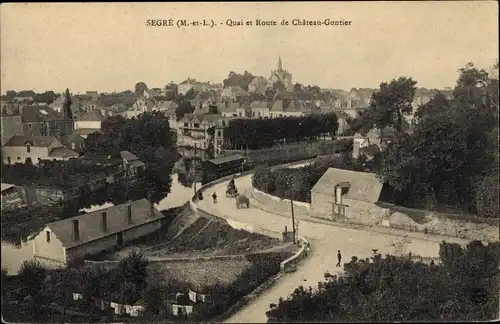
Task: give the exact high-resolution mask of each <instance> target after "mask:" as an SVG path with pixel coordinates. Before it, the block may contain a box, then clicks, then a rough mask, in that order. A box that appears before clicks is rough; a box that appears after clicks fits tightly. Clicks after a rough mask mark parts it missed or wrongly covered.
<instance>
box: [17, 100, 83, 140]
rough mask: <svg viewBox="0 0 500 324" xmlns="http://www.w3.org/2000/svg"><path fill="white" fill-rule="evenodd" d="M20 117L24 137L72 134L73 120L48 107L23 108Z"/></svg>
mask: <svg viewBox="0 0 500 324" xmlns="http://www.w3.org/2000/svg"><path fill="white" fill-rule="evenodd" d="M20 115H21V119H22V123H23V135H24V136H59V135H66V134H71V133H72V132H73V128H74V125H73V120H71V119H67V118H65V117H64V115H63V114H61V113H58V112H56V111H55V110H54V109H52V108H50V107H49V106H23V107H22V109H21V112H20Z"/></svg>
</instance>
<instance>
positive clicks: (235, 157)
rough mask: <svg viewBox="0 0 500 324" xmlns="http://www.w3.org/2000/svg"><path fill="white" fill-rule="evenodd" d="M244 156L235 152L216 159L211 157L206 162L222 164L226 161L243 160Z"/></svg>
mask: <svg viewBox="0 0 500 324" xmlns="http://www.w3.org/2000/svg"><path fill="white" fill-rule="evenodd" d="M244 159H245V157H244V156H243V155H241V154H235V155H230V156H225V157H219V158H216V159H211V160H208V161H207V162H210V163H213V164H215V165H220V164H224V163H227V162H233V161H238V160H244Z"/></svg>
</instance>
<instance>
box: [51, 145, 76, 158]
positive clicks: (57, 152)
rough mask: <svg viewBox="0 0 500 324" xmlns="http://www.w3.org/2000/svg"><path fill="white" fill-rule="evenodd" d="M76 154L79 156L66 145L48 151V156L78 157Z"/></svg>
mask: <svg viewBox="0 0 500 324" xmlns="http://www.w3.org/2000/svg"><path fill="white" fill-rule="evenodd" d="M78 156H79V154H78V153H76V152H75V151H72V150H70V149H69V148H67V147H66V146H61V147H56V148H53V149H52V150H51V151H50V153H49V157H51V158H55V157H61V158H68V157H78Z"/></svg>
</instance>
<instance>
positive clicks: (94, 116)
mask: <svg viewBox="0 0 500 324" xmlns="http://www.w3.org/2000/svg"><path fill="white" fill-rule="evenodd" d="M105 119H106V118H104V116H103V115H102V114H101V112H100V111H99V110H91V111H89V112H86V113H84V114H82V115H81V116H79V117H78V118H77V120H78V121H103V120H105Z"/></svg>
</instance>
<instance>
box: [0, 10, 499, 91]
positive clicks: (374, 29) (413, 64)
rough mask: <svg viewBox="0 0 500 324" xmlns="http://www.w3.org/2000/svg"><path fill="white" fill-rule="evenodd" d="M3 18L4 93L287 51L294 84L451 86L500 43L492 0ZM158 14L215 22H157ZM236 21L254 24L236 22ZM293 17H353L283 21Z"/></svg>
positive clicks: (106, 82)
mask: <svg viewBox="0 0 500 324" xmlns="http://www.w3.org/2000/svg"><path fill="white" fill-rule="evenodd" d="M0 17H1V18H0V22H1V24H0V27H1V28H0V36H1V38H0V40H1V42H0V44H1V52H0V54H1V56H0V59H1V61H0V64H1V92H2V93H5V91H7V90H16V91H19V90H34V91H37V92H43V91H45V90H54V91H56V92H62V91H63V90H64V89H66V88H69V89H70V90H71V92H73V93H77V92H85V91H87V90H97V91H99V92H112V91H123V90H127V89H130V90H132V89H133V88H134V85H135V84H136V83H137V82H139V81H143V82H145V83H146V84H147V85H148V87H150V88H154V87H163V86H165V85H166V84H168V83H169V82H170V81H174V82H176V83H180V82H182V81H183V80H185V79H186V78H187V77H192V78H196V79H197V80H201V81H210V82H217V83H222V81H223V79H225V78H227V75H228V73H229V72H230V71H234V72H238V73H242V72H244V71H245V70H246V71H249V72H251V73H252V74H254V75H261V76H265V77H269V76H270V74H271V71H272V70H273V69H276V67H277V61H278V56H281V59H282V62H283V68H284V69H286V70H288V71H289V72H291V73H292V75H293V82H294V83H296V82H299V83H302V84H305V85H308V84H310V85H318V86H320V87H322V88H341V89H346V90H349V89H351V88H353V87H355V88H362V87H366V88H375V87H378V85H379V84H380V83H381V82H384V81H390V80H392V79H393V78H398V77H400V76H407V77H412V78H413V79H414V80H416V81H417V82H418V84H417V86H419V87H427V88H444V87H453V86H454V85H455V82H456V79H457V76H458V72H457V71H458V69H460V68H462V67H464V66H465V64H466V63H467V62H473V63H474V64H475V65H476V66H477V67H480V68H485V69H487V68H489V67H490V66H491V65H492V64H493V63H494V61H495V60H497V59H498V45H499V44H498V21H497V17H498V4H497V3H496V2H494V1H476V2H472V1H471V2H468V1H460V2H451V1H446V2H420V1H419V2H372V3H369V2H344V3H342V2H329V3H327V2H310V3H306V2H295V3H280V2H274V3H262V2H260V3H259V2H254V3H252V2H245V3H215V2H213V3H140V4H139V3H51V4H47V3H45V4H38V3H29V4H26V3H24V4H23V3H19V4H12V3H10V4H2V5H1V6H0ZM148 19H162V20H163V19H164V20H169V19H172V20H173V21H174V23H176V22H177V21H178V20H183V19H186V20H188V21H201V20H203V19H206V20H207V21H209V22H211V21H214V23H215V24H216V26H213V27H212V28H210V27H196V26H191V27H183V28H178V27H168V26H164V27H153V26H147V24H146V21H147V20H148ZM227 19H232V20H236V21H239V20H243V21H244V23H246V21H252V23H253V26H246V25H244V26H233V27H229V26H227V25H226V21H227ZM257 19H260V20H273V21H276V22H277V26H256V25H255V21H256V20H257ZM293 19H307V20H315V21H316V20H319V21H325V19H330V20H344V21H351V23H350V25H349V26H291V25H288V26H283V25H281V21H282V20H286V21H288V22H289V24H291V23H292V20H293Z"/></svg>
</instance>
